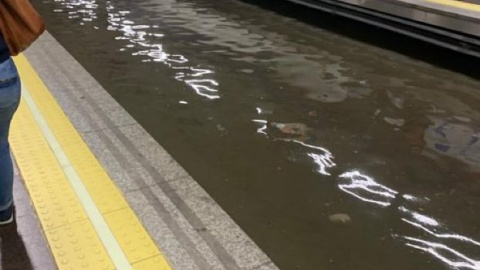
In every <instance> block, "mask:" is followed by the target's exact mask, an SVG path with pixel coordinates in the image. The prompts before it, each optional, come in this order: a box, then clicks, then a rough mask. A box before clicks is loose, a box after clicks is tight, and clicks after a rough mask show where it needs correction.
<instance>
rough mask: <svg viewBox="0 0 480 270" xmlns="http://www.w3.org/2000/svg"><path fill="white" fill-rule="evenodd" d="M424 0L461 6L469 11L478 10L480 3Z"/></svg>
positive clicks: (479, 9) (450, 5)
mask: <svg viewBox="0 0 480 270" xmlns="http://www.w3.org/2000/svg"><path fill="white" fill-rule="evenodd" d="M423 1H425V2H430V3H435V4H440V5H444V6H449V7H455V8H461V9H466V10H470V11H478V12H480V5H477V4H472V3H467V2H462V1H455V0H423Z"/></svg>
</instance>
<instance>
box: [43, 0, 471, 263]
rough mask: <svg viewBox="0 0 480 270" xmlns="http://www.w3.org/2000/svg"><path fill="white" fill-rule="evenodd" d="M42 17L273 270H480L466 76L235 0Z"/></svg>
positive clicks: (58, 3)
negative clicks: (338, 221) (333, 222)
mask: <svg viewBox="0 0 480 270" xmlns="http://www.w3.org/2000/svg"><path fill="white" fill-rule="evenodd" d="M40 9H42V10H43V12H44V13H46V14H47V15H48V16H46V17H47V20H50V22H51V31H52V32H53V34H54V35H58V37H59V38H60V39H61V40H63V41H64V45H65V46H67V49H69V51H72V52H73V53H74V54H75V53H76V54H77V55H80V57H79V59H81V61H83V62H82V64H86V66H89V67H90V68H91V70H92V71H91V72H92V73H93V75H94V76H95V77H96V78H97V79H98V80H99V81H100V82H101V83H102V84H103V85H104V86H105V88H107V90H108V91H110V93H111V94H112V95H113V96H114V97H115V98H116V99H117V100H118V101H119V102H120V103H122V105H123V106H125V107H126V108H128V109H129V112H130V113H131V114H132V115H134V116H135V117H136V118H137V120H138V121H139V122H141V123H142V124H143V125H144V126H145V127H146V128H147V130H148V131H149V132H150V133H151V134H152V135H153V136H155V138H156V139H157V140H158V141H159V142H160V143H161V144H162V145H163V146H165V147H166V148H167V149H168V150H169V151H170V152H171V153H172V155H174V156H175V158H177V159H178V160H179V161H181V163H182V165H184V166H185V167H187V169H188V170H189V172H191V174H192V175H193V176H194V177H195V178H196V179H197V180H198V181H199V182H200V184H201V185H202V186H204V188H205V189H206V190H207V191H208V192H209V193H210V194H212V196H214V198H215V199H216V200H217V201H218V202H219V203H221V204H222V206H223V207H224V208H225V209H226V210H227V212H229V214H231V213H233V217H234V218H235V220H237V221H238V222H239V223H240V225H241V226H242V227H243V228H244V229H245V230H247V232H248V233H249V234H250V235H251V236H252V237H253V238H254V240H255V241H257V243H258V244H259V245H260V246H261V247H262V248H264V249H265V251H266V252H267V253H268V254H269V255H270V256H271V257H272V258H273V259H274V261H276V262H277V263H278V264H279V266H281V268H282V266H283V268H284V269H315V270H316V269H319V268H321V269H333V270H346V269H357V270H363V269H365V270H366V269H389V270H390V269H391V270H403V269H409V270H415V269H418V270H425V269H451V268H454V269H475V270H479V269H480V264H479V259H480V245H479V242H478V241H479V239H478V235H480V228H479V227H478V226H477V224H478V223H479V222H478V218H475V215H476V214H477V213H478V211H480V208H479V205H480V201H479V200H478V198H479V195H480V181H479V179H480V178H479V177H478V174H477V173H478V172H479V165H478V164H479V161H480V148H479V143H478V141H479V139H478V138H479V136H480V133H479V127H480V111H478V109H477V108H478V104H480V92H479V91H478V89H480V83H479V82H478V81H477V80H472V79H468V78H464V77H462V76H460V75H458V74H455V73H452V72H447V71H444V70H441V69H439V68H436V67H432V66H430V65H427V64H425V63H419V62H416V61H412V60H411V59H408V58H407V57H402V56H399V55H396V54H393V53H390V52H386V51H384V50H381V49H378V48H374V47H372V46H369V45H367V44H361V43H359V42H355V41H352V40H350V39H349V38H346V37H342V36H339V35H336V34H334V33H330V32H328V31H326V30H323V29H321V28H318V27H312V26H309V25H306V24H304V23H300V22H297V21H294V20H292V19H287V18H284V17H282V16H279V15H277V14H274V13H271V12H268V11H266V10H260V9H258V8H256V7H253V6H248V5H244V4H241V3H240V2H238V1H231V0H229V1H210V0H198V1H189V0H178V1H176V0H162V1H155V0H139V1H135V2H132V1H125V0H115V1H113V0H111V1H103V0H97V1H83V0H81V1H79V0H46V1H44V3H43V4H42V5H40ZM57 20H58V21H60V23H58V22H57ZM65 27H68V29H69V30H68V31H65V30H64V28H65ZM72 33H74V34H72ZM75 34H79V35H82V42H81V43H79V42H78V40H77V37H76V36H75ZM77 55H75V56H77ZM112 74H114V75H112ZM212 100H214V102H211V101H212ZM212 164H214V165H212ZM279 183H281V184H279ZM343 211H345V212H348V213H349V214H350V215H352V217H353V218H352V220H353V221H352V223H351V224H349V226H345V227H341V228H332V227H329V224H330V223H329V221H328V219H326V218H325V216H328V215H329V214H334V213H336V212H343ZM262 221H263V222H262ZM265 224H267V225H265ZM350 225H351V226H350ZM457 232H458V233H457ZM272 243H274V244H272ZM399 246H400V247H399ZM346 254H348V256H347V257H348V258H347V257H346ZM356 254H357V255H358V254H361V255H358V256H357V255H356ZM429 258H435V261H434V262H431V261H430V260H429ZM352 265H353V266H354V267H353V266H352Z"/></svg>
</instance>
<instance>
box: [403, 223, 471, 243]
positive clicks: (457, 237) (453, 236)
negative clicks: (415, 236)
mask: <svg viewBox="0 0 480 270" xmlns="http://www.w3.org/2000/svg"><path fill="white" fill-rule="evenodd" d="M402 220H403V221H404V222H406V223H408V224H410V225H412V226H414V227H416V228H418V229H421V230H423V231H424V232H427V233H428V234H430V235H432V236H435V237H437V238H443V239H450V240H458V241H462V242H465V243H470V244H473V245H476V246H479V247H480V242H478V241H476V240H474V239H472V238H469V237H466V236H464V235H460V234H452V233H435V232H434V231H433V230H430V229H428V228H426V227H425V226H423V225H421V224H419V223H417V222H414V221H411V220H408V219H406V218H402Z"/></svg>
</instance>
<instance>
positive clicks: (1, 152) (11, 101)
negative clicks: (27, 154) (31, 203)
mask: <svg viewBox="0 0 480 270" xmlns="http://www.w3.org/2000/svg"><path fill="white" fill-rule="evenodd" d="M20 88H21V86H20V78H19V77H18V73H17V69H16V68H15V64H14V63H13V61H12V60H7V61H5V62H3V63H0V224H2V222H4V221H8V219H9V218H8V216H9V215H10V216H11V214H10V212H11V208H12V203H13V195H12V188H13V164H12V158H11V156H10V145H9V143H8V134H9V130H10V123H11V120H12V117H13V114H14V113H15V111H16V110H17V107H18V104H19V101H20ZM5 212H7V213H5ZM6 217H7V218H8V219H7V220H5V218H6Z"/></svg>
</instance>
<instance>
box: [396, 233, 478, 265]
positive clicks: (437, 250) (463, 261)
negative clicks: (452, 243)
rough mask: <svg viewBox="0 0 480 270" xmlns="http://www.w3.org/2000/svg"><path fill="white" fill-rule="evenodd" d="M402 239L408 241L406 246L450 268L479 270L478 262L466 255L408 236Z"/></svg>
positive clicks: (447, 247) (439, 244)
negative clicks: (428, 255)
mask: <svg viewBox="0 0 480 270" xmlns="http://www.w3.org/2000/svg"><path fill="white" fill-rule="evenodd" d="M403 238H404V239H406V240H408V241H409V242H408V243H407V244H406V245H407V246H409V247H412V248H415V249H419V250H422V251H424V252H427V253H429V254H431V255H433V256H434V257H436V258H437V259H439V260H440V261H442V262H444V263H445V264H447V265H448V266H450V267H454V268H457V269H464V268H466V269H472V270H479V269H480V261H477V260H474V259H471V258H469V257H468V256H467V255H465V254H463V253H461V252H459V251H457V250H455V249H453V248H451V247H449V246H446V245H444V244H441V243H436V242H431V241H426V240H422V239H419V238H415V237H410V236H405V237H403ZM446 254H449V255H450V256H449V257H453V258H448V257H447V255H446Z"/></svg>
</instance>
